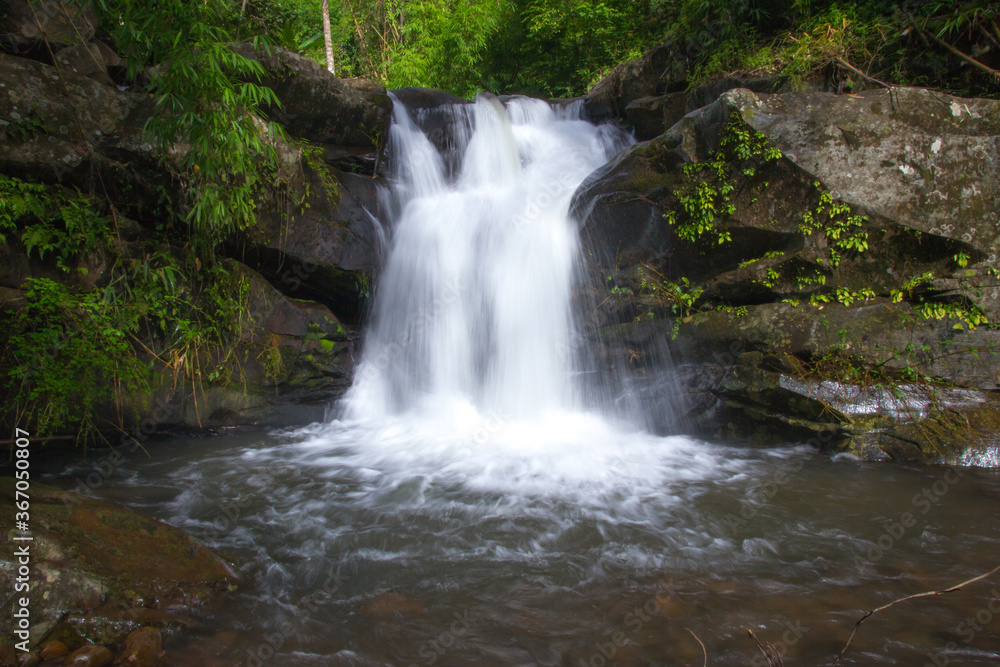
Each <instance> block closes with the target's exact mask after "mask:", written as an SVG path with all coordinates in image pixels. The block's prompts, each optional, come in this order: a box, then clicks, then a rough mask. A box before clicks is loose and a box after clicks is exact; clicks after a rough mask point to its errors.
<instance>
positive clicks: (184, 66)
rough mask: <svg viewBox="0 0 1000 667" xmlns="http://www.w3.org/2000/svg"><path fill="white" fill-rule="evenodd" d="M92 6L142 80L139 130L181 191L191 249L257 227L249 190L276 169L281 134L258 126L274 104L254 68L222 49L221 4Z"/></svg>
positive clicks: (207, 248)
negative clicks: (144, 95) (143, 111)
mask: <svg viewBox="0 0 1000 667" xmlns="http://www.w3.org/2000/svg"><path fill="white" fill-rule="evenodd" d="M96 4H97V7H98V8H99V9H100V15H101V20H102V26H103V27H104V29H105V30H107V31H108V32H109V33H110V35H111V36H112V39H113V40H114V42H115V44H116V46H117V47H118V50H119V52H120V53H121V55H122V57H123V59H124V61H125V64H126V66H127V68H128V72H129V75H130V76H131V77H133V78H135V77H138V76H139V74H140V73H142V72H144V71H147V72H148V75H149V85H148V88H149V90H150V92H151V94H152V96H153V98H154V100H155V105H156V111H157V112H156V113H155V114H153V115H151V116H150V118H149V119H148V120H147V122H146V126H145V129H146V131H147V133H148V134H149V136H150V138H151V139H152V141H153V142H154V144H155V145H156V146H157V148H158V149H159V153H160V155H162V156H164V157H163V160H164V164H165V166H166V167H167V168H168V169H170V170H172V171H176V172H177V177H178V178H179V179H180V180H181V183H182V186H183V190H184V192H185V193H187V201H186V202H184V204H185V206H184V210H185V214H184V217H185V221H186V222H187V224H188V226H189V229H190V240H191V243H192V245H193V246H194V247H195V248H196V250H197V251H198V252H200V253H203V254H205V255H211V252H212V250H213V248H214V247H215V246H216V245H217V244H218V243H219V242H220V241H221V240H222V239H223V238H224V237H225V235H226V234H227V233H229V232H231V231H233V230H241V229H246V228H247V227H249V226H251V225H253V224H254V223H255V222H256V208H257V201H256V195H257V192H258V190H259V189H260V188H261V187H262V186H263V184H265V183H268V182H269V181H270V180H271V176H272V175H273V174H274V173H275V172H276V171H277V170H278V169H279V167H280V160H279V157H278V155H277V151H276V150H275V147H274V142H275V141H276V140H278V139H283V138H284V134H283V132H282V130H281V128H280V127H279V126H277V125H276V124H274V123H264V122H263V121H261V120H260V117H261V116H262V115H263V114H262V113H261V109H262V107H264V106H279V102H278V99H277V98H276V97H275V95H274V92H273V91H271V90H270V89H269V88H266V87H264V86H261V85H259V82H260V79H261V77H262V76H263V73H264V71H263V67H262V66H261V65H260V63H258V62H256V61H253V60H249V59H247V58H244V57H242V56H240V55H238V54H236V53H235V52H233V51H232V50H231V49H230V48H229V47H230V44H231V43H232V42H233V41H234V39H233V37H232V36H231V34H230V32H229V31H228V30H227V28H226V25H227V22H228V21H229V16H230V13H231V12H232V9H233V6H232V5H231V4H230V3H229V2H227V1H226V0H205V1H204V2H195V3H190V2H186V1H185V0H168V1H167V2H161V3H148V2H140V1H139V0H97V3H96ZM255 45H259V46H261V47H264V48H266V44H265V43H264V42H258V41H257V40H255ZM151 65H153V67H152V68H151V69H147V68H149V67H150V66H151Z"/></svg>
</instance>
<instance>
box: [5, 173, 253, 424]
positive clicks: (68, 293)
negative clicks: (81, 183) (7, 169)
mask: <svg viewBox="0 0 1000 667" xmlns="http://www.w3.org/2000/svg"><path fill="white" fill-rule="evenodd" d="M111 228H112V225H111V222H110V221H109V220H107V219H106V218H105V217H104V216H102V215H101V214H100V212H99V211H97V210H96V209H95V208H94V205H93V202H92V201H91V200H90V199H89V198H87V197H83V196H81V195H79V194H78V193H74V194H70V193H69V192H68V191H66V190H65V189H62V188H58V187H54V186H50V187H46V186H42V185H37V184H30V183H25V182H23V181H20V180H18V179H13V178H6V177H0V229H4V230H6V231H7V232H8V233H10V232H16V231H22V237H21V238H22V240H23V241H24V243H25V246H26V247H27V249H28V251H29V252H30V253H33V254H37V255H38V256H39V260H41V261H45V262H51V263H52V264H55V266H57V267H59V268H60V269H62V270H63V271H71V270H72V269H73V261H72V260H74V259H75V258H76V257H77V256H78V255H82V254H86V253H90V252H100V253H103V255H104V256H105V257H106V259H107V264H108V265H109V269H108V271H107V276H106V277H105V279H103V280H102V281H101V282H100V283H99V284H98V285H97V286H96V287H93V288H87V289H78V288H73V287H70V286H68V285H66V284H63V283H57V282H54V281H51V280H47V279H39V278H33V279H29V280H28V281H27V282H26V284H25V285H24V287H23V289H25V291H26V294H25V299H26V302H27V303H26V305H25V306H24V307H23V308H21V309H20V310H19V311H17V312H16V313H15V314H14V315H12V316H11V317H10V318H9V320H8V321H7V322H6V323H5V324H6V326H5V327H4V328H3V331H2V332H0V362H2V364H0V365H2V366H3V367H4V368H9V369H10V371H8V372H6V373H5V374H4V375H3V376H0V395H2V396H3V397H4V400H5V401H6V402H7V403H8V404H9V405H11V406H12V408H13V409H12V410H11V414H10V417H11V418H14V419H16V420H17V422H18V423H19V424H31V425H32V427H33V428H34V429H35V430H40V431H53V430H66V429H75V430H76V431H77V432H78V433H79V434H80V435H81V436H87V435H88V434H91V433H92V432H94V431H95V430H97V429H98V428H99V427H100V426H102V424H98V423H96V422H95V414H97V412H98V408H99V407H102V406H103V407H107V406H110V405H118V406H120V405H121V404H122V400H121V399H122V398H123V397H124V396H128V395H131V394H134V393H136V392H140V391H144V390H146V389H148V386H149V385H148V381H149V378H150V377H151V375H150V370H149V368H148V367H147V364H152V365H154V366H156V365H157V364H158V367H159V368H160V369H161V370H165V369H166V368H170V369H172V370H173V372H174V373H175V374H180V373H183V374H185V375H187V376H188V378H189V379H191V380H192V381H193V380H194V379H196V378H197V376H198V374H199V373H200V371H201V364H200V363H199V354H201V353H203V352H204V351H206V350H208V349H219V348H226V347H229V348H231V346H232V341H234V340H239V339H240V332H241V331H242V329H243V328H244V327H245V325H246V321H245V320H246V312H247V303H246V299H247V292H248V285H247V282H246V278H245V277H243V276H242V275H240V274H238V273H235V272H231V271H229V270H228V269H227V268H226V266H225V265H224V264H218V263H217V264H210V265H202V263H201V261H200V260H199V259H198V258H197V256H196V255H195V254H194V253H191V252H179V251H175V250H171V249H170V246H168V245H166V244H158V243H155V242H152V241H150V242H147V243H145V244H143V245H138V246H135V247H129V246H127V245H123V244H120V243H117V242H116V240H115V239H114V238H113V236H112V234H111V231H110V230H111ZM121 416H122V415H121V414H119V415H118V417H121ZM105 417H110V416H109V415H105Z"/></svg>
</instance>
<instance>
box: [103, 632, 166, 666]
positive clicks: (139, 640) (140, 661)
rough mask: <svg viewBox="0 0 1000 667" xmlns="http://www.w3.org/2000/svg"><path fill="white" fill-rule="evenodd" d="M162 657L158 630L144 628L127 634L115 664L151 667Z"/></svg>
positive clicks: (161, 645) (161, 641) (161, 640)
mask: <svg viewBox="0 0 1000 667" xmlns="http://www.w3.org/2000/svg"><path fill="white" fill-rule="evenodd" d="M163 655H164V653H163V639H162V637H161V636H160V632H159V630H157V629H156V628H150V627H144V628H139V629H138V630H135V631H133V632H131V633H129V635H128V636H127V637H126V638H125V645H124V647H123V648H122V652H121V653H120V654H119V655H118V658H117V659H116V660H115V664H116V665H128V666H129V667H153V666H154V665H156V663H157V662H159V660H160V658H161V657H163Z"/></svg>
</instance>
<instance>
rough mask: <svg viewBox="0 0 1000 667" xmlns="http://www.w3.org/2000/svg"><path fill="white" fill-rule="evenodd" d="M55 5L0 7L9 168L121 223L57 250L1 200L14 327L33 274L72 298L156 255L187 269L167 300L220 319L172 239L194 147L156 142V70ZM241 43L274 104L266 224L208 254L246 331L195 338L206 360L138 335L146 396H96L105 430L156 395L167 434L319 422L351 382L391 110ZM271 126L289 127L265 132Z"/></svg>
mask: <svg viewBox="0 0 1000 667" xmlns="http://www.w3.org/2000/svg"><path fill="white" fill-rule="evenodd" d="M63 4H64V3H46V2H42V3H28V2H11V3H7V5H9V6H7V9H8V12H7V15H6V16H4V17H0V23H2V27H0V34H2V37H0V46H2V48H0V176H3V177H8V178H11V179H17V181H16V182H18V183H26V184H29V186H25V187H35V186H40V188H41V189H39V190H37V191H35V190H32V191H31V192H32V194H31V195H30V196H31V197H35V196H36V195H37V197H47V198H49V199H50V200H51V201H56V200H58V201H67V200H69V199H72V198H73V197H76V196H78V195H82V196H83V197H84V198H86V200H87V201H89V202H91V204H92V208H93V209H94V210H95V211H98V212H99V213H100V215H101V216H103V217H104V218H106V219H108V220H110V221H111V223H112V224H111V225H110V232H109V233H108V234H105V235H104V236H100V235H98V234H96V233H94V234H91V237H92V238H91V239H90V240H88V241H87V242H86V243H83V242H81V243H80V244H78V247H74V248H73V251H72V252H67V253H66V258H62V259H61V258H60V257H59V254H60V252H59V248H58V247H48V245H46V244H45V243H43V242H42V241H39V234H38V233H37V230H38V229H40V228H41V227H42V226H41V225H40V224H39V223H40V220H39V215H38V214H37V212H32V211H31V210H30V209H31V207H32V206H33V204H32V203H31V202H28V203H27V204H25V202H23V201H22V202H20V203H18V204H17V205H16V206H15V205H13V204H12V202H11V201H8V202H6V203H7V204H9V205H10V206H9V208H6V209H4V210H3V213H5V214H7V215H8V217H9V219H6V220H5V221H4V222H3V227H4V228H3V229H0V234H2V237H3V238H4V240H5V242H4V243H3V244H0V255H2V256H3V259H2V261H0V264H2V267H0V293H2V299H0V301H2V305H0V317H2V318H3V319H4V320H5V321H6V322H8V323H13V322H15V321H17V318H18V317H19V315H20V314H23V312H24V308H25V307H26V305H27V304H29V303H30V302H31V301H30V299H29V297H28V295H27V292H28V290H29V289H30V286H31V285H32V284H34V283H33V282H32V281H33V280H39V279H46V280H51V281H54V282H55V283H56V284H57V285H61V286H62V287H61V288H57V289H64V290H68V291H69V293H71V294H73V295H77V296H79V295H81V294H84V293H89V292H95V291H100V290H105V291H107V292H108V294H112V293H114V294H116V295H121V294H122V293H123V292H122V289H123V288H124V289H125V290H126V291H127V290H128V289H131V288H133V287H134V286H133V285H131V284H130V282H131V280H132V278H133V277H134V275H135V272H136V271H137V270H139V271H140V272H141V271H146V272H147V274H148V272H149V267H151V266H153V260H152V259H151V257H153V258H154V259H155V258H156V257H162V258H168V259H169V260H170V262H172V264H170V266H173V267H175V268H176V267H182V268H183V272H184V274H185V275H184V280H181V278H180V277H179V273H170V271H171V269H169V268H168V273H166V274H163V275H165V276H166V277H168V278H170V279H171V280H173V279H174V278H177V284H178V285H180V284H181V283H182V282H183V286H181V287H177V286H174V287H176V289H175V290H174V292H173V293H172V294H171V295H168V296H169V297H170V298H173V297H174V296H177V297H178V298H183V299H184V300H186V301H187V302H188V303H189V305H190V306H191V307H192V308H193V309H194V310H197V309H199V308H201V309H202V310H205V311H206V318H211V317H212V315H211V313H209V312H208V311H210V310H211V309H210V307H209V306H210V304H208V302H207V301H206V300H205V297H204V295H202V294H201V293H200V290H201V288H200V287H198V285H197V283H198V281H199V279H200V277H201V276H202V275H203V274H200V273H199V272H200V271H204V270H205V267H204V266H203V264H204V262H203V261H202V260H201V259H199V258H198V256H196V255H195V254H194V253H193V252H192V250H191V248H190V247H188V244H187V242H186V241H185V240H184V239H183V237H182V235H180V234H177V233H174V234H173V236H170V235H168V234H166V233H164V231H163V230H164V228H165V227H167V226H169V225H170V224H175V223H171V222H170V220H172V219H178V218H183V215H184V207H185V205H186V203H185V202H186V200H187V199H188V197H187V195H188V194H189V193H190V189H191V188H192V187H193V186H192V185H191V183H190V182H189V181H187V180H185V178H184V177H183V176H182V173H183V169H181V168H180V165H181V164H182V162H183V160H184V158H185V155H186V153H187V151H188V150H189V147H188V146H185V145H184V144H182V143H179V144H176V145H173V146H167V147H166V148H160V149H158V148H157V147H156V144H155V142H153V140H152V139H151V135H150V134H149V133H148V132H147V131H146V130H147V123H148V122H149V120H150V118H152V117H154V116H155V115H156V114H157V113H159V112H160V111H159V110H158V109H157V108H156V107H155V104H154V99H153V98H152V96H151V95H149V94H148V91H147V90H146V89H145V88H144V87H143V86H144V81H146V80H148V78H149V77H148V76H145V77H142V76H140V77H139V80H138V81H130V80H126V78H125V73H124V71H123V67H121V64H120V60H119V58H118V56H117V55H116V54H115V53H114V51H113V50H112V49H110V48H109V47H108V46H107V45H106V44H104V43H101V42H99V41H94V34H95V25H96V19H95V17H94V13H93V11H92V9H91V7H90V6H89V4H87V3H83V5H81V6H74V7H71V8H69V9H67V8H66V7H64V6H63ZM29 5H30V6H29ZM32 9H34V12H35V14H36V15H38V20H40V21H41V25H39V23H38V20H36V18H35V16H34V15H32V13H31V10H32ZM44 38H47V41H48V43H47V44H46V41H45V39H44ZM232 49H233V51H235V52H236V53H238V54H240V55H241V56H244V57H246V58H249V59H251V60H255V61H257V62H259V63H260V65H261V66H262V70H263V76H262V77H261V81H260V83H261V84H262V85H266V86H269V87H270V88H271V89H272V90H273V91H274V92H275V95H276V97H277V100H278V102H279V103H276V104H271V105H266V106H264V107H262V112H263V116H262V117H260V118H258V119H256V122H258V125H259V127H260V128H261V133H262V134H261V136H262V138H263V139H264V140H266V141H268V142H272V144H273V146H274V148H275V149H276V151H277V154H278V156H279V158H280V162H281V167H280V169H279V171H278V173H275V174H274V175H273V178H274V181H275V182H274V183H264V184H262V185H261V187H260V188H259V190H258V192H257V193H256V195H255V202H254V206H255V209H256V211H255V214H256V218H257V224H256V225H255V226H253V227H250V228H248V229H246V230H244V231H237V232H235V233H233V234H231V235H230V236H229V238H227V239H226V240H225V241H224V243H222V244H221V245H219V246H218V247H217V248H215V249H214V250H213V253H214V255H215V256H216V258H217V259H218V264H217V266H218V270H219V271H221V272H223V273H225V274H226V275H227V276H229V277H230V278H232V280H231V281H230V282H231V284H232V285H233V290H234V291H233V292H232V293H231V294H229V295H226V296H225V299H224V300H227V299H228V300H229V301H231V304H230V305H232V306H233V308H234V309H235V310H238V311H239V312H238V313H233V319H234V320H239V325H238V327H234V328H233V330H234V333H229V334H227V336H224V337H223V338H222V339H219V340H215V341H214V342H211V343H209V344H207V345H205V346H202V347H201V349H199V350H198V353H199V361H198V362H194V361H193V360H194V355H193V354H187V355H186V356H184V355H183V354H174V353H173V352H171V353H169V355H168V356H166V357H165V356H164V355H163V354H161V353H160V350H161V349H166V341H165V339H166V338H168V337H169V332H166V333H164V332H159V333H156V332H153V333H150V334H149V336H148V337H144V336H143V335H139V336H138V339H137V340H134V341H130V344H131V345H132V347H133V348H134V350H135V352H136V354H137V355H138V357H139V358H140V360H141V361H142V362H143V363H146V364H148V366H149V371H150V372H149V374H148V376H147V377H146V378H145V380H146V382H145V383H144V384H145V387H146V388H145V389H144V390H143V391H138V392H125V393H123V394H120V395H119V396H117V399H118V400H117V401H110V402H109V403H108V404H107V405H100V406H96V409H97V410H98V412H99V413H100V419H101V420H104V421H103V422H102V423H104V424H105V425H110V424H117V425H119V426H121V425H124V426H129V425H138V424H141V423H143V422H148V421H149V415H150V414H152V411H153V410H154V408H153V407H152V406H154V405H156V406H160V407H159V408H157V410H156V412H158V413H162V415H164V416H163V419H159V418H157V419H155V420H154V421H155V422H156V426H157V427H170V426H176V425H186V426H195V427H208V426H227V425H238V424H268V423H270V424H274V423H284V422H287V421H289V420H290V421H292V422H301V421H309V420H311V419H314V418H316V419H321V418H322V417H323V412H324V409H325V407H326V405H328V403H329V401H330V400H331V399H332V398H334V397H336V396H338V395H339V393H340V392H342V391H343V389H344V388H345V387H346V386H347V385H348V384H349V382H350V375H351V372H352V367H353V349H354V342H353V341H354V340H355V339H356V337H357V335H356V334H357V326H358V324H359V321H360V318H361V315H362V312H363V310H364V308H365V304H366V300H367V298H368V295H369V292H370V285H371V284H372V281H373V279H374V275H375V273H376V270H377V265H378V259H379V255H380V252H381V249H380V247H379V228H378V225H379V223H378V222H377V219H378V217H379V216H380V215H382V214H383V212H381V211H380V210H379V207H380V197H379V189H380V188H383V187H384V184H383V181H382V179H381V178H380V177H379V176H378V171H379V170H380V168H381V164H382V157H383V156H382V152H383V150H384V147H385V142H386V140H387V137H388V129H389V123H390V116H391V112H392V102H391V100H390V99H389V97H388V95H387V93H386V90H385V89H384V88H383V87H381V86H380V85H378V84H375V83H373V82H368V81H361V80H341V79H338V78H336V77H334V76H333V75H331V74H330V73H329V72H327V71H326V70H325V69H324V68H323V67H322V66H320V65H318V64H317V63H315V62H313V61H311V60H309V59H307V58H304V57H301V56H299V55H297V54H294V53H291V52H287V51H283V50H281V49H272V50H270V51H268V52H267V53H264V52H263V51H260V52H258V51H256V50H255V49H254V48H253V47H252V46H251V45H249V44H237V45H235V46H233V47H232ZM53 56H54V58H53ZM116 84H117V85H116ZM269 121H275V122H279V123H281V124H282V126H283V127H284V128H285V133H286V134H285V135H284V136H273V135H270V134H265V129H264V128H266V127H267V123H268V122H269ZM11 182H15V181H11ZM31 201H35V200H31ZM63 213H65V212H63ZM0 217H2V216H0ZM63 217H65V216H64V215H61V213H60V212H59V211H55V212H52V215H51V220H46V221H42V222H45V223H46V224H48V223H51V224H48V227H45V229H44V231H45V234H48V235H49V236H47V237H46V239H49V238H50V237H52V238H54V237H53V236H52V235H60V234H61V235H64V236H65V235H67V234H70V232H71V230H69V227H67V225H68V224H70V223H68V222H67V221H66V220H64V219H63ZM83 227H85V225H84V226H83ZM29 230H35V231H33V232H31V233H30V234H29ZM77 231H79V232H80V234H79V235H78V236H80V237H83V236H86V234H87V233H88V230H86V229H79V230H77ZM91 241H93V242H91ZM46 242H47V241H46ZM49 245H53V246H55V245H58V244H55V243H54V242H53V243H51V244H49ZM151 249H152V250H151ZM64 260H65V261H64ZM111 286H114V287H113V288H112V287H111ZM237 288H238V289H237ZM109 298H110V297H109ZM12 326H13V325H11V326H8V327H7V329H8V331H10V330H12ZM237 330H238V331H237ZM74 335H75V334H74ZM174 352H176V351H174ZM53 354H57V353H56V352H53ZM179 359H180V362H178V360H179ZM12 363H14V362H12ZM4 370H5V371H7V370H9V369H7V368H5V369H4ZM179 370H180V371H181V372H180V373H179V372H178V371H179ZM111 403H117V405H112V404H111ZM290 403H294V404H295V406H296V407H292V408H288V405H289V404H290ZM309 406H312V407H309ZM81 409H85V408H81Z"/></svg>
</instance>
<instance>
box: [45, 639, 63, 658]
mask: <svg viewBox="0 0 1000 667" xmlns="http://www.w3.org/2000/svg"><path fill="white" fill-rule="evenodd" d="M67 653H69V649H68V648H66V645H65V644H63V643H62V642H61V641H59V640H52V641H50V642H45V643H44V644H42V653H41V658H42V660H52V659H53V658H61V657H63V656H64V655H66V654H67Z"/></svg>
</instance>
